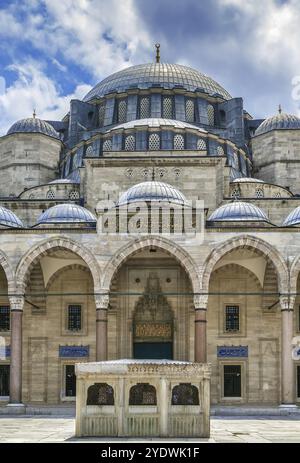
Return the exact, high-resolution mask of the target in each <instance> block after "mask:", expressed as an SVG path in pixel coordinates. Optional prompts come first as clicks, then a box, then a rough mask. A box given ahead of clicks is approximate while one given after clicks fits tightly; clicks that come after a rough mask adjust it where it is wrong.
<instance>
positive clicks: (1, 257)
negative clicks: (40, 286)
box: [0, 250, 16, 294]
mask: <svg viewBox="0 0 300 463" xmlns="http://www.w3.org/2000/svg"><path fill="white" fill-rule="evenodd" d="M0 266H1V267H2V268H3V271H4V273H5V276H6V280H7V291H8V294H15V293H16V280H15V273H14V271H13V269H12V266H11V264H10V262H9V259H8V257H7V255H6V254H5V253H4V252H3V251H1V250H0Z"/></svg>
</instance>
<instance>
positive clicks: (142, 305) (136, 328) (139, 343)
mask: <svg viewBox="0 0 300 463" xmlns="http://www.w3.org/2000/svg"><path fill="white" fill-rule="evenodd" d="M133 334H134V336H133V356H134V358H136V359H151V358H152V359H173V312H172V309H171V306H170V304H169V302H168V300H167V298H166V297H165V296H164V295H163V294H162V290H161V287H160V283H159V278H158V276H157V274H156V273H155V272H151V273H150V275H149V277H148V279H147V283H146V287H145V290H144V294H143V296H141V297H140V298H139V300H138V301H137V303H136V306H135V311H134V317H133Z"/></svg>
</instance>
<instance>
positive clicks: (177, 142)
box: [174, 134, 184, 150]
mask: <svg viewBox="0 0 300 463" xmlns="http://www.w3.org/2000/svg"><path fill="white" fill-rule="evenodd" d="M174 150H184V137H183V135H179V134H176V135H175V136H174Z"/></svg>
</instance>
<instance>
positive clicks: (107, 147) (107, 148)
mask: <svg viewBox="0 0 300 463" xmlns="http://www.w3.org/2000/svg"><path fill="white" fill-rule="evenodd" d="M111 150H112V141H111V139H110V138H109V139H108V140H105V142H104V143H103V151H111Z"/></svg>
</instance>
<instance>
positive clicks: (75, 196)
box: [69, 190, 79, 201]
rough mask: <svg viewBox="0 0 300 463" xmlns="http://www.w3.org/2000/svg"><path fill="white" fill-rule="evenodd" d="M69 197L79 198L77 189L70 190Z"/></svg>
mask: <svg viewBox="0 0 300 463" xmlns="http://www.w3.org/2000/svg"><path fill="white" fill-rule="evenodd" d="M69 198H70V199H72V200H73V201H74V200H76V199H79V191H76V190H72V191H70V194H69Z"/></svg>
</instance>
